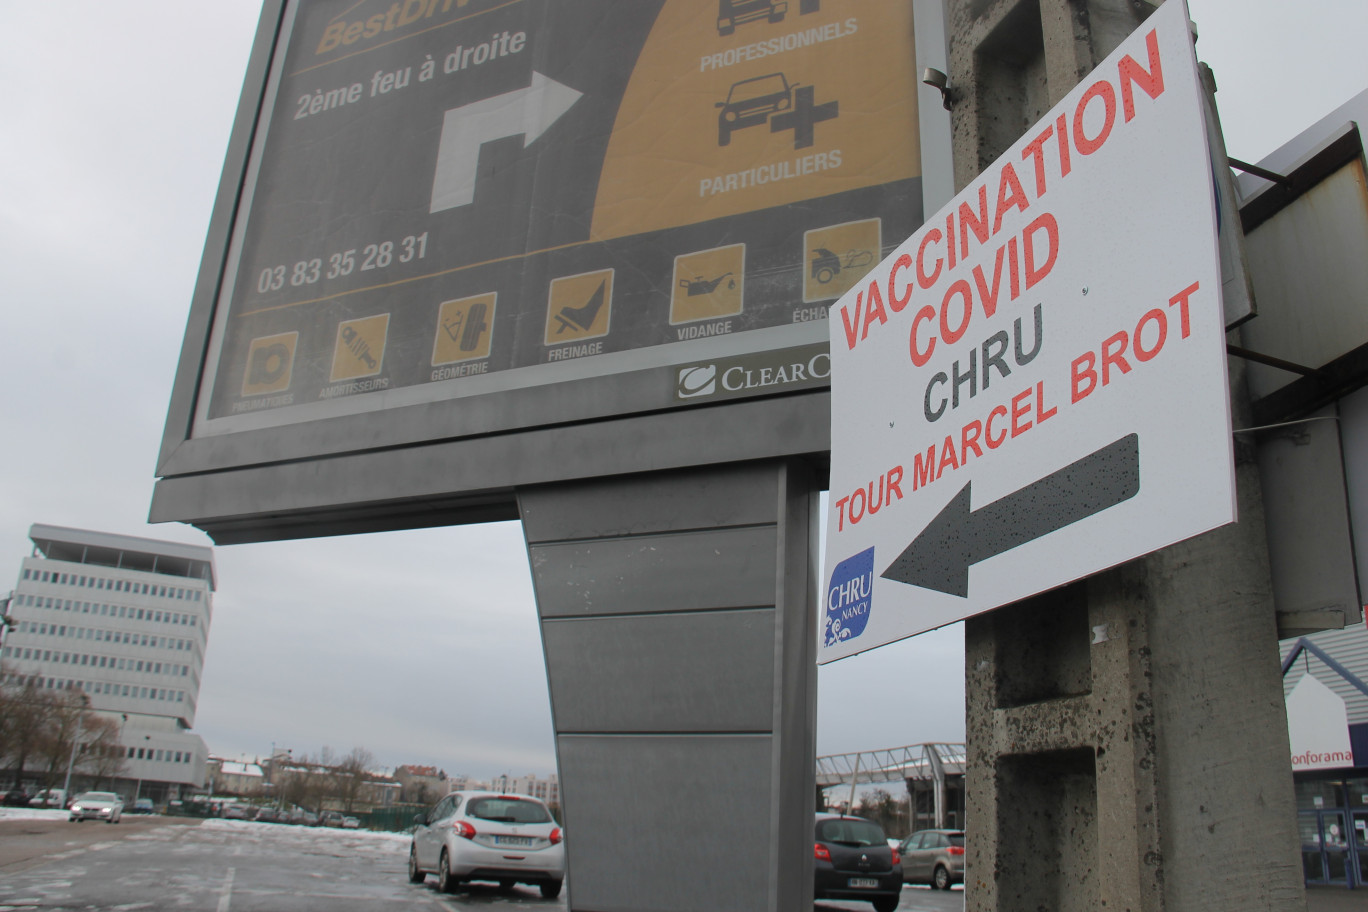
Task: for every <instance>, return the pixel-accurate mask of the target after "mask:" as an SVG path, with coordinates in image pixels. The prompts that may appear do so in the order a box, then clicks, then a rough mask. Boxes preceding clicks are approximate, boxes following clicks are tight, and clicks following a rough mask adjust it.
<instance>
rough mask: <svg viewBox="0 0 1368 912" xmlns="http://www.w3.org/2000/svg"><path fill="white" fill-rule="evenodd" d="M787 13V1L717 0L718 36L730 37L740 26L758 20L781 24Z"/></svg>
mask: <svg viewBox="0 0 1368 912" xmlns="http://www.w3.org/2000/svg"><path fill="white" fill-rule="evenodd" d="M786 12H788V3H786V2H785V0H717V34H719V35H724V36H725V35H730V34H732V33H733V32H735V31H736V27H737V26H738V25H744V24H745V23H747V22H753V21H754V20H756V19H768V20H769V21H770V22H781V21H783V18H784V13H786Z"/></svg>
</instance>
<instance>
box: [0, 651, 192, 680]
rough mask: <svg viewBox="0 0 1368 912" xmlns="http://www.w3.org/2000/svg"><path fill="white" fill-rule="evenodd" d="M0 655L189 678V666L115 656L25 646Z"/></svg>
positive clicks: (20, 659) (16, 659) (16, 658)
mask: <svg viewBox="0 0 1368 912" xmlns="http://www.w3.org/2000/svg"><path fill="white" fill-rule="evenodd" d="M0 654H3V656H4V657H5V658H7V659H14V660H15V661H32V662H61V663H62V664H64V665H86V666H90V667H92V668H112V669H114V670H116V671H139V672H142V673H143V674H166V675H172V676H174V677H180V678H185V677H189V676H190V666H189V665H176V664H172V663H171V662H153V661H150V660H147V659H121V658H118V657H116V656H102V655H90V654H89V653H71V652H62V651H61V650H56V649H37V648H33V647H27V646H6V647H5V648H4V650H3V651H0Z"/></svg>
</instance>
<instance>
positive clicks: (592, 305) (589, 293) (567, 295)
mask: <svg viewBox="0 0 1368 912" xmlns="http://www.w3.org/2000/svg"><path fill="white" fill-rule="evenodd" d="M612 309H613V270H611V269H600V270H598V271H596V272H585V273H581V274H580V275H573V276H564V277H562V278H559V279H552V280H551V290H550V292H549V293H548V295H547V308H546V334H545V336H544V339H545V344H547V345H561V344H563V343H566V342H578V341H580V340H582V339H596V338H598V337H599V336H606V335H608V325H609V316H610V314H611V312H612Z"/></svg>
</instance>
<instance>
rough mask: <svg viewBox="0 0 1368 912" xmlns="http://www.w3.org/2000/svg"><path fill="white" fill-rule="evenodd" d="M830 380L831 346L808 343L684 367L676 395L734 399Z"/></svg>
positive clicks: (824, 383) (681, 396) (808, 385)
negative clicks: (796, 346) (829, 348)
mask: <svg viewBox="0 0 1368 912" xmlns="http://www.w3.org/2000/svg"><path fill="white" fill-rule="evenodd" d="M830 380H831V354H830V352H829V350H828V348H827V346H825V345H805V346H803V347H801V348H792V349H784V350H781V351H774V352H761V353H759V354H755V355H747V356H745V357H741V358H729V359H726V360H719V361H710V362H707V363H705V364H690V365H686V366H684V367H681V368H680V369H679V374H678V376H677V380H676V384H675V398H676V399H701V398H705V397H712V398H715V399H730V398H734V397H738V396H755V395H759V394H763V393H773V392H779V391H781V390H782V391H785V392H786V391H788V390H792V389H802V388H803V387H819V386H828V385H829V384H830Z"/></svg>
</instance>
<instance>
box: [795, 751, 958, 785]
mask: <svg viewBox="0 0 1368 912" xmlns="http://www.w3.org/2000/svg"><path fill="white" fill-rule="evenodd" d="M964 765H965V755H964V745H963V744H935V743H932V744H908V745H906V746H904V747H890V748H886V749H884V750H872V751H858V752H856V753H853V754H830V755H828V756H826V757H818V758H817V787H818V788H830V787H832V786H836V785H859V784H872V783H876V782H900V781H904V780H907V779H925V780H929V781H937V782H939V781H943V780H944V779H945V776H946V775H948V774H961V775H962V774H963V773H964Z"/></svg>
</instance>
